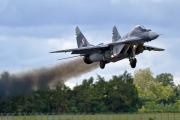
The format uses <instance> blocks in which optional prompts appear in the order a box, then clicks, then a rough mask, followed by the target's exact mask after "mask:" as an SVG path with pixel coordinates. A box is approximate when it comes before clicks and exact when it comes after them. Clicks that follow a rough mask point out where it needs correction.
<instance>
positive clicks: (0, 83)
mask: <svg viewBox="0 0 180 120" xmlns="http://www.w3.org/2000/svg"><path fill="white" fill-rule="evenodd" d="M98 66H99V64H98V63H93V64H90V65H87V64H85V63H84V61H83V59H82V58H77V59H74V60H71V61H68V62H65V63H61V64H58V65H55V66H53V67H47V68H46V67H44V68H40V69H34V70H29V71H26V72H19V73H15V74H8V73H3V74H2V75H1V79H0V96H1V97H4V96H9V95H17V94H18V95H23V94H26V93H30V92H31V91H33V90H39V89H42V88H44V87H47V86H50V85H51V84H52V83H53V84H56V83H64V82H66V81H67V80H69V79H71V78H74V77H79V76H81V75H82V74H85V73H87V72H90V71H92V70H94V69H96V68H98Z"/></svg>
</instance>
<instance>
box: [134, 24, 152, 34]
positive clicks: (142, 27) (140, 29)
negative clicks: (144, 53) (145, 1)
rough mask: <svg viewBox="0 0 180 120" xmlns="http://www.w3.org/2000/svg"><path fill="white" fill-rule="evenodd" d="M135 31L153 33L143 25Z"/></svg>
mask: <svg viewBox="0 0 180 120" xmlns="http://www.w3.org/2000/svg"><path fill="white" fill-rule="evenodd" d="M134 30H139V31H141V32H146V31H151V30H150V29H146V28H145V27H144V26H142V25H138V26H136V27H135V28H134Z"/></svg>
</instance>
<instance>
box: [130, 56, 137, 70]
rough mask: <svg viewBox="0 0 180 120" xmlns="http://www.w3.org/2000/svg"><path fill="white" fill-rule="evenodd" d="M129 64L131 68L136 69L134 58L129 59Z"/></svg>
mask: <svg viewBox="0 0 180 120" xmlns="http://www.w3.org/2000/svg"><path fill="white" fill-rule="evenodd" d="M129 62H130V65H131V67H132V68H135V67H136V63H137V59H136V58H129Z"/></svg>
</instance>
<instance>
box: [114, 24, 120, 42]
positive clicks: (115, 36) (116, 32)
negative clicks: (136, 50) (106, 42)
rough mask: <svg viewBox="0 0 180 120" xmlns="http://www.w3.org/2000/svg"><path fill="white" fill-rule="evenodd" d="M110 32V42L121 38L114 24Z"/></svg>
mask: <svg viewBox="0 0 180 120" xmlns="http://www.w3.org/2000/svg"><path fill="white" fill-rule="evenodd" d="M112 34H113V36H112V42H115V41H117V40H119V39H121V36H120V34H119V32H118V30H117V28H116V26H114V27H113V33H112Z"/></svg>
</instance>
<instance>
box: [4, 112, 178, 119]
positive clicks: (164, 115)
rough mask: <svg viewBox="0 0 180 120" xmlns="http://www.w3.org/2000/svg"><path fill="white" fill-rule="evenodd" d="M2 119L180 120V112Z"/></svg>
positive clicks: (8, 115)
mask: <svg viewBox="0 0 180 120" xmlns="http://www.w3.org/2000/svg"><path fill="white" fill-rule="evenodd" d="M0 120H180V113H138V114H129V113H128V114H93V115H91V114H76V115H75V114H59V115H57V114H56V115H49V114H31V115H27V114H21V115H20V114H19V115H17V114H16V116H12V114H4V115H2V114H1V116H0Z"/></svg>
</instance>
